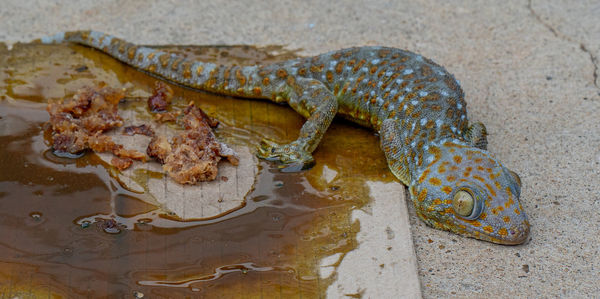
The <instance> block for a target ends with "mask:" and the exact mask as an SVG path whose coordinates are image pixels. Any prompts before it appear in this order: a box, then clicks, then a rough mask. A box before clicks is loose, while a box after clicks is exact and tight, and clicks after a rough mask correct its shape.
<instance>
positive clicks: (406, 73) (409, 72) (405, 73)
mask: <svg viewBox="0 0 600 299" xmlns="http://www.w3.org/2000/svg"><path fill="white" fill-rule="evenodd" d="M412 73H413V70H412V69H406V70H404V73H403V74H404V75H410V74H412Z"/></svg>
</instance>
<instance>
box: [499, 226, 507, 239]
mask: <svg viewBox="0 0 600 299" xmlns="http://www.w3.org/2000/svg"><path fill="white" fill-rule="evenodd" d="M498 234H499V235H501V236H503V237H506V236H507V235H508V231H506V228H504V227H503V228H500V229H499V230H498Z"/></svg>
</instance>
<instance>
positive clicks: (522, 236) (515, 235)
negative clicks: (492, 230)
mask: <svg viewBox="0 0 600 299" xmlns="http://www.w3.org/2000/svg"><path fill="white" fill-rule="evenodd" d="M527 237H529V222H527V220H525V221H523V223H521V224H520V225H517V226H513V227H511V228H510V229H509V230H508V236H506V239H505V240H502V241H504V242H505V243H504V244H507V245H518V244H522V243H524V242H525V241H526V240H527Z"/></svg>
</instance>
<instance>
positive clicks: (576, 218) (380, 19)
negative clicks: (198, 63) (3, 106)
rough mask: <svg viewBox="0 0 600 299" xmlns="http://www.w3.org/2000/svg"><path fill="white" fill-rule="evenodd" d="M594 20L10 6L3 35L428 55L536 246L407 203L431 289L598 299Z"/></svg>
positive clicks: (557, 13)
mask: <svg viewBox="0 0 600 299" xmlns="http://www.w3.org/2000/svg"><path fill="white" fill-rule="evenodd" d="M598 15H600V3H599V2H598V1H592V0H588V1H583V0H582V1H576V2H573V1H559V0H551V1H535V0H530V1H495V2H490V1H462V2H460V3H458V2H455V1H452V2H447V3H446V2H440V1H426V0H419V1H402V2H400V1H396V2H391V1H377V0H374V1H364V2H363V1H344V2H335V1H272V2H259V1H239V2H234V1H198V2H196V1H170V2H166V1H77V2H75V1H73V2H72V3H71V2H66V1H52V2H49V1H35V0H18V1H16V0H4V1H3V3H2V8H1V9H0V25H1V26H0V41H6V42H16V41H29V40H31V39H33V38H38V37H41V36H44V35H48V34H51V33H55V32H57V31H63V30H75V29H90V28H93V29H95V30H99V31H105V32H109V33H112V34H115V35H117V36H120V37H123V38H125V39H128V40H130V41H132V42H137V43H142V44H253V45H271V44H275V45H286V46H287V47H288V48H291V49H295V48H301V49H303V52H302V53H303V54H306V55H310V54H317V53H320V52H325V51H329V50H334V49H339V48H343V47H349V46H362V45H386V46H392V47H399V48H405V49H409V50H412V51H415V52H419V53H421V54H423V55H424V56H427V57H430V58H432V59H433V60H434V61H436V62H438V63H439V64H441V65H444V66H445V67H446V68H447V69H448V70H449V71H450V72H451V73H453V74H454V75H455V76H456V77H457V78H458V79H459V80H460V81H461V83H462V87H463V89H464V90H465V93H466V101H467V102H468V105H469V115H470V119H471V120H477V121H482V122H483V123H485V124H486V126H487V128H488V131H489V132H490V136H489V142H490V144H489V149H490V151H491V152H493V153H494V154H496V155H497V156H498V157H499V158H500V160H501V161H503V163H504V164H506V165H507V166H508V167H509V168H511V169H513V170H515V171H516V172H517V173H519V174H520V176H521V179H522V181H523V192H522V199H521V200H522V204H523V206H524V209H525V211H526V212H527V213H528V215H529V218H530V222H531V224H532V232H531V238H530V241H528V242H527V243H526V244H524V245H521V246H515V247H506V246H499V245H493V244H489V243H485V242H481V241H477V240H473V239H467V238H462V237H458V236H456V235H452V234H450V233H446V232H442V231H437V230H434V229H430V228H428V227H426V226H425V225H424V224H423V223H422V222H420V221H419V220H418V219H417V218H416V216H415V215H414V210H413V209H412V205H411V204H410V203H408V207H409V208H408V215H409V217H410V223H411V227H410V230H411V232H412V239H413V243H414V246H415V247H414V248H415V252H416V257H417V264H418V276H419V279H420V286H421V292H422V295H423V296H424V297H513V296H520V297H598V296H600V257H599V249H598V248H599V246H598V244H600V234H598V232H600V213H599V212H598V210H599V209H600V189H599V188H598V184H599V183H600V121H599V120H598V115H600V78H598V77H599V76H600V70H599V67H600V61H599V57H600V22H599V21H598ZM374 189H375V188H374ZM379 189H381V188H379ZM374 193H376V192H374ZM374 197H378V195H377V194H375V195H374ZM385 204H387V205H397V201H386V202H385ZM389 207H390V209H391V208H392V206H389ZM384 208H385V207H384ZM404 210H405V209H404V208H402V209H400V210H398V211H399V213H404ZM364 229H365V230H376V229H377V226H376V225H375V226H364ZM396 238H398V235H397V236H396ZM359 241H361V242H364V244H368V242H369V240H368V239H367V240H359ZM361 244H363V243H361ZM409 252H410V251H409ZM342 270H343V269H342V267H341V266H340V271H342ZM347 279H349V280H350V281H352V276H350V277H349V278H347ZM356 280H359V279H358V278H356ZM399 280H400V278H399ZM373 287H375V285H373ZM377 288H379V289H384V288H386V286H385V284H379V285H377ZM372 294H373V297H377V296H376V294H375V293H372ZM412 294H413V295H414V296H418V295H419V292H418V290H417V291H416V292H415V293H412Z"/></svg>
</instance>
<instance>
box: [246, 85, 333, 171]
mask: <svg viewBox="0 0 600 299" xmlns="http://www.w3.org/2000/svg"><path fill="white" fill-rule="evenodd" d="M285 89H286V90H284V91H287V94H288V103H289V105H290V106H291V107H292V108H293V109H294V110H296V111H297V112H298V113H300V114H301V115H302V116H304V117H307V119H306V122H305V123H304V125H303V126H302V129H300V135H299V136H298V139H296V140H294V141H292V142H291V143H288V144H283V145H280V144H277V143H275V142H273V141H269V140H263V141H262V142H261V145H260V146H259V148H258V154H257V155H258V157H259V158H262V159H265V160H269V161H279V162H281V163H282V164H283V165H282V169H281V171H283V172H295V171H300V170H304V169H309V168H311V167H312V166H313V165H314V163H315V162H314V159H313V157H312V154H311V153H312V152H313V151H314V150H315V149H316V148H317V146H318V145H319V142H320V141H321V138H322V137H323V134H325V131H327V128H328V127H329V125H330V124H331V121H332V120H333V118H334V116H335V114H336V113H337V109H338V102H337V99H336V97H335V96H334V95H333V93H332V92H331V91H330V90H329V89H328V88H327V87H326V86H325V85H324V84H323V83H322V82H320V81H318V80H314V79H308V78H301V79H298V80H297V81H296V82H295V84H294V85H293V86H286V87H285Z"/></svg>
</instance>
